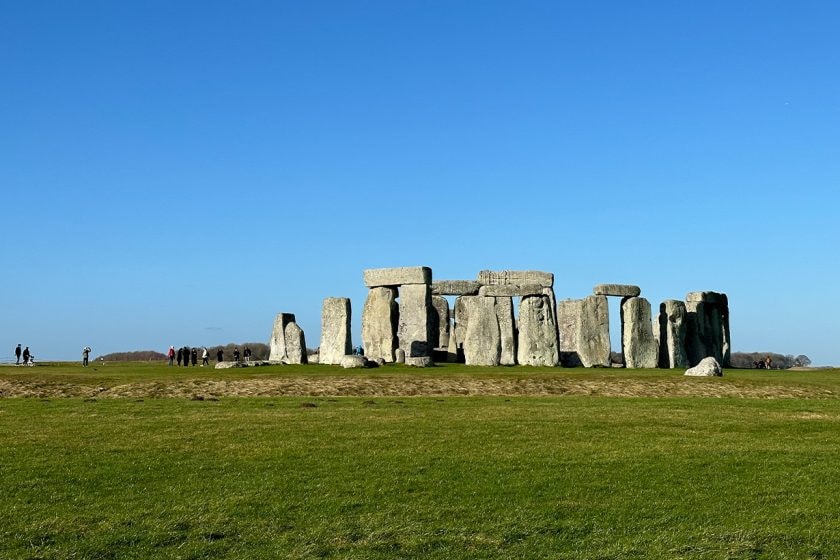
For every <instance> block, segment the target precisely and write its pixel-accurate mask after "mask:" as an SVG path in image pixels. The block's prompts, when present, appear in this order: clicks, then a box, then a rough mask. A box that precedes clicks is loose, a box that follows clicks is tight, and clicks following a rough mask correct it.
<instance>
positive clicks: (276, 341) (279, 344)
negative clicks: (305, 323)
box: [268, 313, 295, 363]
mask: <svg viewBox="0 0 840 560" xmlns="http://www.w3.org/2000/svg"><path fill="white" fill-rule="evenodd" d="M294 322H295V316H294V314H293V313H278V314H277V316H276V317H275V318H274V328H273V329H272V330H271V342H270V344H269V348H270V350H269V354H268V361H270V362H277V363H280V362H282V361H283V360H284V359H285V358H286V325H288V324H289V323H294Z"/></svg>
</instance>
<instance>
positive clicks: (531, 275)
mask: <svg viewBox="0 0 840 560" xmlns="http://www.w3.org/2000/svg"><path fill="white" fill-rule="evenodd" d="M478 281H479V283H480V284H481V285H483V286H498V285H503V284H514V285H517V286H525V285H529V284H537V285H538V286H541V287H543V288H552V287H554V273H553V272H543V271H541V270H499V271H493V270H482V271H481V272H479V273H478Z"/></svg>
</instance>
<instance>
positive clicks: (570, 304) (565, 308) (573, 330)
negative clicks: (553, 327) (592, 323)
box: [557, 299, 583, 367]
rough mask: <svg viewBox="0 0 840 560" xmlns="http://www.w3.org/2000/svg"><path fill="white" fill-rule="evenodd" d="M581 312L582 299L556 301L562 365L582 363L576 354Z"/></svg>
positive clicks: (569, 365) (570, 365)
mask: <svg viewBox="0 0 840 560" xmlns="http://www.w3.org/2000/svg"><path fill="white" fill-rule="evenodd" d="M582 313H583V300H582V299H566V300H563V301H559V302H557V335H558V344H559V348H560V363H561V364H562V365H563V366H564V367H580V366H582V365H583V363H582V362H581V360H580V355H579V354H578V336H579V330H580V318H581V314H582Z"/></svg>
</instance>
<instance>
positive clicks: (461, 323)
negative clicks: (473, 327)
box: [453, 296, 478, 350]
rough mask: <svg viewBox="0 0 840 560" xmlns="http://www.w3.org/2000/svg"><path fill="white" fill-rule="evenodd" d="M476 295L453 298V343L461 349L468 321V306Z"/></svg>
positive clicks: (470, 305) (469, 306)
mask: <svg viewBox="0 0 840 560" xmlns="http://www.w3.org/2000/svg"><path fill="white" fill-rule="evenodd" d="M477 297H478V296H461V297H459V298H456V299H455V325H454V328H453V331H454V334H455V344H456V347H457V348H460V349H462V350H463V348H464V339H465V338H466V337H467V325H468V324H469V321H470V308H471V307H472V305H473V303H474V302H475V298H477Z"/></svg>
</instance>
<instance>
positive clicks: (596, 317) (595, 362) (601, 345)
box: [577, 296, 610, 367]
mask: <svg viewBox="0 0 840 560" xmlns="http://www.w3.org/2000/svg"><path fill="white" fill-rule="evenodd" d="M577 331H578V335H577V339H578V343H577V352H578V357H579V358H580V361H581V363H582V364H583V366H584V367H609V365H610V309H609V306H608V305H607V297H606V296H587V297H585V298H583V299H582V300H581V309H580V320H579V322H578V329H577Z"/></svg>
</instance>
